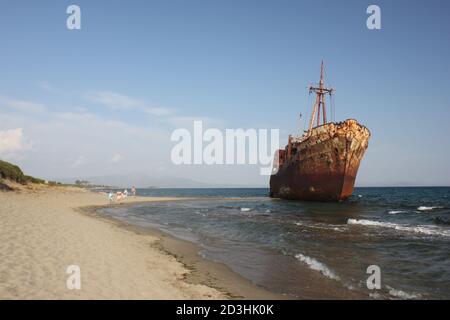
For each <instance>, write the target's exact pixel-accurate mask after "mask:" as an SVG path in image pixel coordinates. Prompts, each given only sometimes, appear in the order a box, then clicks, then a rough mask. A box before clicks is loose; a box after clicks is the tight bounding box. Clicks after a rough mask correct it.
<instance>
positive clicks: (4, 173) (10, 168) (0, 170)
mask: <svg viewBox="0 0 450 320" xmlns="http://www.w3.org/2000/svg"><path fill="white" fill-rule="evenodd" d="M0 178H1V179H8V180H12V181H16V182H18V183H26V182H27V177H26V176H25V175H24V174H23V172H22V170H21V169H20V168H19V167H18V166H16V165H14V164H12V163H9V162H6V161H2V160H0Z"/></svg>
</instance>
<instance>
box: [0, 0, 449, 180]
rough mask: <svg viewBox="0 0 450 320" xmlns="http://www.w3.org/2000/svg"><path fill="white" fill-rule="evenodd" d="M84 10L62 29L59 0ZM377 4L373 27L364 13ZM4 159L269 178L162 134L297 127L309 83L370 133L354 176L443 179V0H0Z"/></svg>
mask: <svg viewBox="0 0 450 320" xmlns="http://www.w3.org/2000/svg"><path fill="white" fill-rule="evenodd" d="M71 4H76V5H78V6H79V7H80V8H81V29H80V30H69V29H67V27H66V19H67V17H68V16H69V15H68V14H67V13H66V8H67V7H68V6H69V5H71ZM371 4H376V5H378V6H379V7H380V9H381V30H369V29H368V28H367V26H366V20H367V18H368V16H369V14H367V13H366V9H367V7H368V6H369V5H371ZM0 6H1V10H0V39H1V42H0V43H1V44H0V49H1V51H0V52H1V54H0V70H1V71H0V75H1V76H0V158H1V159H3V160H7V161H10V162H14V163H17V164H19V165H20V166H21V167H22V169H23V170H24V171H25V172H26V173H27V174H30V175H33V176H37V177H42V178H46V179H63V178H71V177H93V176H104V175H112V174H132V173H134V174H136V173H145V174H147V175H149V176H160V177H164V176H167V177H179V178H185V179H194V180H196V181H200V182H203V183H206V184H211V185H214V184H233V185H254V186H267V185H268V180H269V177H267V176H261V175H260V174H259V166H258V165H240V166H239V165H234V166H230V165H212V166H208V165H179V166H177V165H174V164H173V163H172V162H171V158H170V152H171V149H172V148H173V146H174V144H175V143H174V142H172V141H171V140H170V136H171V133H172V132H173V130H175V129H177V128H188V129H192V127H193V121H194V120H202V121H204V123H205V125H206V126H207V127H214V128H219V129H221V130H224V129H225V128H244V129H248V128H267V129H271V128H274V129H279V130H280V137H281V141H280V144H281V145H282V146H284V145H285V144H286V141H287V136H288V135H289V134H296V133H298V132H300V130H303V129H304V121H299V113H302V114H303V115H304V119H306V118H307V117H309V115H310V113H311V98H308V92H307V87H308V86H309V85H310V84H311V83H313V82H317V81H318V77H319V71H320V63H321V61H322V60H324V62H325V67H326V82H327V84H329V85H331V86H332V87H333V88H335V89H336V94H335V97H334V106H335V118H336V120H344V119H347V118H355V119H357V120H358V121H359V122H360V123H362V124H364V125H365V126H367V127H368V128H369V129H370V131H371V133H372V137H371V140H370V143H369V148H368V150H367V152H366V155H365V157H364V159H363V161H362V163H361V167H360V170H359V173H358V177H357V185H358V186H394V185H450V166H449V157H450V143H449V142H448V137H449V136H450V126H449V123H450V109H449V108H450V94H449V92H450V90H449V85H450V79H449V76H450V59H448V57H450V41H449V40H450V36H449V35H450V19H448V15H449V14H450V2H448V1H445V0H442V1H439V0H433V1H419V0H418V1H402V0H396V1H375V0H374V1H362V0H348V1H300V0H297V1H287V0H282V1H275V0H274V1H268V0H262V1H256V0H241V1H235V0H229V1H225V0H214V1H206V0H203V1H200V0H184V1H181V0H180V1H172V0H166V1H137V0H133V1H127V2H125V1H100V0H97V1H77V0H72V1H63V0H53V1H44V0H43V1H20V0H18V1H9V2H8V3H6V2H2V3H1V4H0Z"/></svg>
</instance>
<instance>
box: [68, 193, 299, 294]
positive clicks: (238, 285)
mask: <svg viewBox="0 0 450 320" xmlns="http://www.w3.org/2000/svg"><path fill="white" fill-rule="evenodd" d="M148 198H149V200H148V201H145V200H144V201H139V202H128V203H123V204H120V203H119V204H113V205H112V206H111V205H100V206H86V207H79V208H77V210H79V211H80V212H82V213H83V214H85V215H87V216H89V217H94V218H95V219H99V220H103V221H105V222H107V223H111V224H113V225H115V226H118V227H120V228H124V229H126V230H129V231H132V232H134V233H136V234H147V235H150V236H154V237H157V238H158V239H159V240H158V241H157V242H156V243H155V244H153V245H152V248H156V249H157V250H160V251H161V252H162V253H164V254H167V255H170V256H172V257H174V258H175V259H176V260H177V261H178V262H180V263H181V264H182V265H183V266H184V267H185V268H186V269H187V270H189V272H188V273H187V274H186V275H185V278H184V279H183V280H184V281H186V282H188V283H191V284H201V285H205V286H208V287H211V288H214V289H217V290H219V291H220V292H222V293H223V294H224V295H225V297H226V298H227V299H244V300H271V299H272V300H273V299H276V300H285V299H292V300H297V298H295V297H293V296H287V295H281V294H277V293H273V292H271V291H268V290H267V289H264V288H261V287H259V286H257V285H256V284H254V283H252V282H251V281H250V280H248V279H247V278H245V277H243V276H241V275H240V274H239V273H237V272H235V271H233V270H232V269H231V268H230V267H229V266H227V265H226V264H225V263H223V262H218V261H212V260H209V259H207V258H204V257H202V256H200V254H199V252H200V251H201V247H200V246H199V245H198V244H196V243H194V242H191V241H188V240H183V239H180V238H177V237H175V236H173V235H170V234H168V233H166V232H164V231H162V230H159V229H157V228H155V227H148V226H145V227H142V226H138V225H134V224H130V223H127V222H124V221H121V220H119V219H115V218H113V217H110V216H107V215H105V214H102V213H100V212H99V210H102V209H104V208H111V207H123V206H134V205H137V204H139V203H145V202H155V200H151V199H152V198H151V197H148ZM192 199H195V198H175V199H167V200H156V201H157V202H160V201H161V202H163V201H182V200H192Z"/></svg>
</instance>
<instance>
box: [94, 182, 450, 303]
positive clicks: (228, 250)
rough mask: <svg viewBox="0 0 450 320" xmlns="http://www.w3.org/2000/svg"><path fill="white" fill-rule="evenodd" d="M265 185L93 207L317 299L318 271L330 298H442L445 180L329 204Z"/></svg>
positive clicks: (449, 246)
mask: <svg viewBox="0 0 450 320" xmlns="http://www.w3.org/2000/svg"><path fill="white" fill-rule="evenodd" d="M268 191H269V190H268V189H138V194H139V195H143V196H178V197H194V199H193V200H186V201H172V202H154V203H146V204H138V205H135V206H131V207H126V208H120V207H119V208H108V209H105V210H103V212H104V213H105V214H107V215H110V216H112V217H115V218H118V219H121V220H123V221H126V222H129V223H132V224H137V225H141V226H150V227H156V228H159V229H160V230H162V231H165V232H167V233H170V234H171V235H173V236H175V237H178V238H181V239H184V240H189V241H193V242H196V243H198V244H199V245H200V246H201V248H202V250H201V251H200V254H201V255H202V256H203V257H205V258H207V259H211V260H214V261H219V262H222V263H225V264H227V265H228V266H230V267H231V268H232V269H233V270H234V271H236V272H238V273H240V274H241V275H243V276H244V277H246V278H248V279H249V280H251V281H253V282H254V283H255V284H256V285H259V286H261V287H264V288H266V289H268V290H271V291H273V292H277V293H281V294H286V295H291V296H293V297H303V298H305V297H306V298H309V297H321V291H320V288H317V283H318V282H317V281H318V280H317V279H320V278H321V279H323V281H324V283H332V284H333V285H334V286H338V287H341V288H342V290H341V291H338V292H342V295H341V293H339V294H338V296H333V297H336V298H339V297H340V296H339V295H341V297H343V298H346V297H348V296H347V295H346V294H345V292H347V291H348V292H349V293H351V292H355V293H358V295H357V297H363V298H364V297H369V298H380V299H450V188H447V187H423V188H422V187H420V188H419V187H417V188H356V189H355V191H354V194H353V196H352V197H351V198H350V199H349V200H347V201H344V202H339V203H318V202H305V201H286V200H280V199H271V198H269V197H268V196H267V195H268ZM371 265H376V266H378V267H379V268H380V271H381V273H380V274H381V289H379V290H376V289H374V290H369V289H368V288H367V282H366V281H367V278H368V277H369V276H370V274H368V273H367V268H368V267H369V266H371ZM305 270H307V271H308V272H309V275H308V276H307V277H305V276H303V277H302V275H305V272H306V271H305ZM313 277H314V278H316V282H314V283H315V284H314V285H312V284H311V283H308V279H311V278H313ZM319 287H320V286H319ZM323 297H328V296H327V293H326V292H323ZM350 297H351V295H350Z"/></svg>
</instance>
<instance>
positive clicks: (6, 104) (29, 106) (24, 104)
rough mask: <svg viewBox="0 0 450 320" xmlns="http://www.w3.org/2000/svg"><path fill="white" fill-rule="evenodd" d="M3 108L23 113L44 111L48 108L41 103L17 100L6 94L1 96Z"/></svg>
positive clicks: (1, 107) (0, 107) (0, 103)
mask: <svg viewBox="0 0 450 320" xmlns="http://www.w3.org/2000/svg"><path fill="white" fill-rule="evenodd" d="M1 109H10V110H13V111H18V112H22V113H43V112H45V111H47V108H46V107H45V106H44V105H43V104H41V103H36V102H31V101H25V100H17V99H12V98H9V97H5V96H0V110H1Z"/></svg>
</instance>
